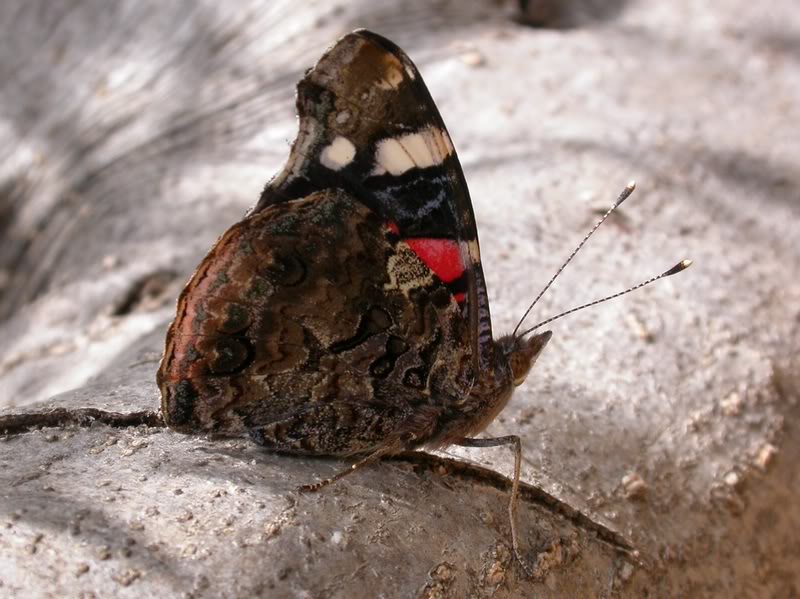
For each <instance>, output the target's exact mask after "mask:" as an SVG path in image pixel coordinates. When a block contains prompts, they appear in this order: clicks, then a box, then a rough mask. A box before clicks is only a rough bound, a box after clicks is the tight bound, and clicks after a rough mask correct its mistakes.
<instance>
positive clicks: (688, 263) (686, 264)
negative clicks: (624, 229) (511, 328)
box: [520, 260, 692, 337]
mask: <svg viewBox="0 0 800 599" xmlns="http://www.w3.org/2000/svg"><path fill="white" fill-rule="evenodd" d="M691 265H692V261H691V260H681V261H680V262H678V263H677V264H676V265H675V266H673V267H672V268H670V269H669V270H668V271H666V272H662V273H661V274H660V275H658V276H657V277H653V278H652V279H647V280H646V281H644V282H643V283H639V284H638V285H634V286H633V287H630V288H628V289H626V290H625V291H620V292H619V293H615V294H614V295H609V296H607V297H604V298H601V299H598V300H594V301H593V302H589V303H588V304H583V305H582V306H578V307H577V308H572V309H571V310H567V311H566V312H562V313H561V314H556V315H555V316H553V317H552V318H548V319H547V320H543V321H542V322H540V323H539V324H537V325H535V326H532V327H531V328H529V329H528V330H526V331H524V332H523V333H522V334H521V335H520V337H524V336H525V335H527V334H528V333H530V332H532V331H535V330H536V329H538V328H539V327H541V326H544V325H546V324H548V323H550V322H553V321H554V320H557V319H559V318H561V317H562V316H566V315H567V314H572V313H573V312H577V311H578V310H583V309H584V308H589V307H590V306H596V305H597V304H602V303H603V302H607V301H608V300H610V299H614V298H615V297H619V296H621V295H625V294H626V293H630V292H631V291H636V290H637V289H641V288H642V287H644V286H645V285H649V284H650V283H655V282H656V281H658V280H659V279H663V278H664V277H671V276H672V275H676V274H678V273H679V272H682V271H684V270H686V269H687V268H689V267H690V266H691Z"/></svg>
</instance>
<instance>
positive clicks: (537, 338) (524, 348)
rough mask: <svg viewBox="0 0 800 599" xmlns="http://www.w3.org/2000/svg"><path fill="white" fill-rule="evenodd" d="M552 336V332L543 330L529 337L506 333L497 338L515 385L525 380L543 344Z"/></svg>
mask: <svg viewBox="0 0 800 599" xmlns="http://www.w3.org/2000/svg"><path fill="white" fill-rule="evenodd" d="M552 336H553V333H552V332H551V331H545V332H544V333H538V334H536V335H533V336H530V337H522V336H515V335H508V336H506V337H503V338H501V339H500V340H499V344H500V346H501V347H502V348H503V353H504V354H505V355H506V357H507V359H508V363H509V365H510V366H511V374H512V377H513V380H514V386H515V387H518V386H520V385H521V384H522V383H523V381H525V378H526V377H527V376H528V373H529V372H530V371H531V368H533V365H534V364H535V363H536V360H537V358H538V357H539V354H541V353H542V350H543V349H544V346H545V345H547V342H548V341H550V337H552Z"/></svg>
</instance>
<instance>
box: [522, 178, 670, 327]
mask: <svg viewBox="0 0 800 599" xmlns="http://www.w3.org/2000/svg"><path fill="white" fill-rule="evenodd" d="M634 189H636V182H635V181H631V182H630V183H628V185H626V186H625V189H623V190H622V193H620V194H619V196H618V197H617V201H616V202H614V205H613V206H611V208H609V209H608V210H607V211H606V213H605V214H604V215H603V217H602V218H601V219H600V220H599V221H597V224H596V225H595V226H594V227H592V230H591V231H589V232H588V233H587V234H586V237H584V238H583V241H581V242H580V243H579V244H578V247H576V248H575V249H574V250H573V252H572V253H571V254H570V255H569V258H567V259H566V260H565V261H564V264H562V265H561V267H560V268H559V269H558V270H557V271H556V274H554V275H553V277H552V278H551V279H550V280H549V281H548V282H547V285H545V286H544V289H542V290H541V291H540V292H539V295H537V296H536V299H534V300H533V302H531V305H530V306H528V309H527V310H525V314H523V315H522V318H520V319H519V322H518V323H517V326H515V327H514V332H513V333H512V334H511V336H512V337H516V336H517V331H518V330H519V327H520V326H522V323H523V322H525V319H526V318H527V317H528V314H530V312H531V310H533V307H534V306H535V305H536V302H538V301H539V300H540V299H541V298H542V296H543V295H544V292H545V291H547V290H548V289H550V285H552V284H553V281H555V280H556V279H557V278H558V275H560V274H561V272H562V271H563V270H564V269H565V268H566V267H567V264H569V263H570V262H571V261H572V259H573V258H574V257H575V254H577V253H578V252H579V251H580V249H581V248H582V247H583V244H585V243H586V242H587V241H588V240H589V238H590V237H591V236H592V234H593V233H594V232H595V231H597V228H598V227H599V226H600V225H602V224H603V222H604V221H605V220H606V219H607V218H608V217H609V215H610V214H611V213H612V212H614V210H616V209H617V207H618V206H619V205H620V204H622V202H624V201H625V200H627V199H628V196H630V195H631V194H632V193H633V190H634ZM662 276H664V275H662ZM657 278H660V277H657ZM648 282H651V281H648ZM645 284H646V283H643V285H645ZM630 291H633V290H632V289H631V290H630ZM626 293H627V292H626ZM620 295H622V294H620ZM608 299H610V298H608ZM598 303H599V302H598ZM541 324H544V323H540V325H541ZM540 325H537V326H540ZM534 328H536V327H534ZM528 332H529V331H528ZM522 335H525V333H523V334H522Z"/></svg>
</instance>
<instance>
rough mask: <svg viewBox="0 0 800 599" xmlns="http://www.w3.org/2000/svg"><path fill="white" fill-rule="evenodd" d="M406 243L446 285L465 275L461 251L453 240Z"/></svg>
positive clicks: (410, 240)
mask: <svg viewBox="0 0 800 599" xmlns="http://www.w3.org/2000/svg"><path fill="white" fill-rule="evenodd" d="M405 242H406V243H407V244H408V245H409V247H410V248H411V249H412V250H414V253H415V254H416V255H417V256H419V257H420V259H421V260H422V261H423V262H424V263H425V264H427V265H428V268H430V269H431V270H432V271H433V272H435V273H436V274H437V275H438V277H439V278H440V279H441V280H442V281H444V282H445V283H450V282H452V281H455V280H456V279H458V278H459V277H461V275H462V274H464V262H463V260H462V259H461V250H460V249H459V247H458V243H457V242H455V241H453V240H452V239H433V238H417V239H414V238H412V239H406V240H405ZM456 299H458V298H456Z"/></svg>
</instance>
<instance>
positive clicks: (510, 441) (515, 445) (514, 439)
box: [455, 435, 533, 576]
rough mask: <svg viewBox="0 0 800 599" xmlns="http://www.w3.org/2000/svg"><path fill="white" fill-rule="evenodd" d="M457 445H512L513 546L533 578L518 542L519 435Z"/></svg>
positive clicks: (523, 567)
mask: <svg viewBox="0 0 800 599" xmlns="http://www.w3.org/2000/svg"><path fill="white" fill-rule="evenodd" d="M455 444H456V445H460V446H461V447H501V446H503V445H510V446H511V449H512V450H513V451H514V481H513V483H512V485H511V498H510V500H509V502H508V518H509V520H510V522H511V546H512V548H513V550H514V557H516V558H517V561H518V562H519V563H520V565H521V566H522V569H523V570H525V573H526V574H527V575H528V576H533V571H532V570H531V568H530V566H529V565H528V563H527V562H526V561H525V560H524V559H523V557H522V553H521V552H520V549H519V541H518V540H517V500H518V498H519V476H520V468H521V465H522V443H520V439H519V437H518V436H517V435H508V436H505V437H489V438H487V439H470V438H465V439H461V440H460V441H456V443H455Z"/></svg>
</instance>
